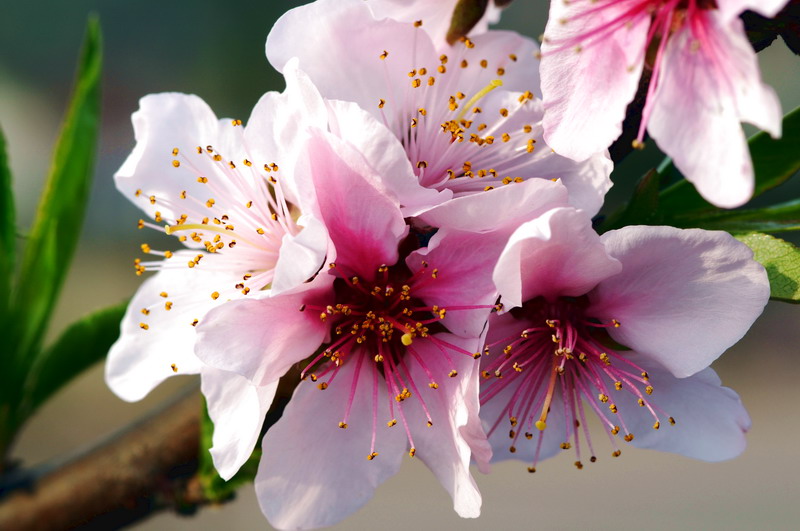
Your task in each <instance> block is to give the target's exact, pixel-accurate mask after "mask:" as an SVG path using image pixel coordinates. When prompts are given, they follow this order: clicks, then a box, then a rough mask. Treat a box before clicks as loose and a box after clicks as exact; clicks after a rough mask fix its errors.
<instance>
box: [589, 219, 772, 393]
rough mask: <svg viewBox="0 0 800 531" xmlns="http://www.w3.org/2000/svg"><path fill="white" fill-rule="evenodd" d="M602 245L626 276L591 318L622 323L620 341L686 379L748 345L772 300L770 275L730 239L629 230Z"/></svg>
mask: <svg viewBox="0 0 800 531" xmlns="http://www.w3.org/2000/svg"><path fill="white" fill-rule="evenodd" d="M601 240H602V242H603V244H604V245H605V246H606V249H607V250H608V253H609V254H610V255H611V256H612V257H614V258H616V259H617V260H619V261H620V262H622V272H621V273H620V274H619V275H616V276H613V277H611V278H608V279H606V280H603V281H602V282H600V284H599V285H598V286H597V288H596V289H595V290H594V291H593V292H591V293H590V294H589V297H590V300H591V301H592V308H591V310H590V312H589V313H590V315H594V316H596V317H597V318H600V319H604V320H607V321H610V320H611V319H617V320H618V321H620V322H621V326H620V327H619V328H609V333H610V334H611V335H612V337H613V338H614V339H615V340H616V341H619V342H620V343H622V344H623V345H625V346H627V347H630V348H633V349H634V350H636V351H638V352H640V353H641V354H643V355H645V356H647V357H649V358H652V359H654V360H656V361H657V362H658V363H659V364H661V365H662V366H664V367H665V368H667V369H668V370H669V371H670V372H671V373H672V374H674V375H675V376H677V377H678V378H685V377H687V376H691V375H692V374H694V373H696V372H698V371H700V370H702V369H704V368H705V367H707V366H708V365H709V364H710V363H711V362H712V361H714V360H715V359H717V357H719V356H720V355H721V354H722V353H723V352H724V351H725V350H726V349H727V348H728V347H730V346H731V345H733V344H734V343H736V342H737V341H738V340H739V339H741V337H742V336H744V334H745V333H746V332H747V330H748V329H749V328H750V325H752V324H753V321H755V319H756V318H757V317H758V316H759V315H760V314H761V312H762V310H763V309H764V306H765V305H766V303H767V301H768V300H769V281H768V280H767V274H766V271H764V268H763V267H762V266H761V265H760V264H758V263H757V262H756V261H754V260H753V253H752V251H750V249H749V248H748V247H747V246H746V245H744V244H742V243H740V242H738V241H736V240H735V239H734V238H733V237H732V236H731V235H729V234H728V233H725V232H719V231H702V230H699V229H688V230H680V229H675V228H673V227H625V228H623V229H620V230H616V231H610V232H607V233H606V234H604V235H603V236H602V237H601Z"/></svg>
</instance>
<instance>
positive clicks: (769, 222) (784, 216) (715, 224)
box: [671, 199, 800, 233]
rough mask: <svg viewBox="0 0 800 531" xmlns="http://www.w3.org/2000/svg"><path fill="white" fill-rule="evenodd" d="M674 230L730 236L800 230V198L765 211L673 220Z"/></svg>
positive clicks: (725, 211)
mask: <svg viewBox="0 0 800 531" xmlns="http://www.w3.org/2000/svg"><path fill="white" fill-rule="evenodd" d="M671 222H672V223H673V224H674V225H675V226H677V227H698V228H701V229H716V230H726V231H728V232H732V233H746V232H785V231H790V230H800V199H796V200H794V201H789V202H786V203H781V204H779V205H774V206H771V207H767V208H758V209H752V210H720V211H719V212H718V213H715V214H708V215H706V216H704V217H698V218H695V217H690V218H689V219H688V220H686V221H685V222H684V220H683V219H682V218H677V217H676V218H673V219H672V220H671Z"/></svg>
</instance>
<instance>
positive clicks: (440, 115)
mask: <svg viewBox="0 0 800 531" xmlns="http://www.w3.org/2000/svg"><path fill="white" fill-rule="evenodd" d="M417 28H419V25H417ZM420 31H423V30H421V29H418V30H417V32H415V33H418V32H420ZM420 38H425V37H424V34H423V35H422V36H418V35H416V34H415V42H414V43H413V47H414V53H413V54H412V64H398V63H396V62H393V55H392V53H391V52H390V51H384V52H383V53H382V54H380V59H382V60H383V61H382V63H383V68H384V69H385V71H386V72H385V77H386V79H387V80H390V79H392V78H393V76H391V75H390V74H391V71H390V69H394V68H402V69H403V71H404V72H406V73H407V74H408V77H409V78H410V82H409V83H408V84H407V85H406V82H405V81H404V82H403V85H405V86H401V87H394V86H388V87H387V94H382V95H381V96H383V97H381V98H379V99H378V108H379V110H380V117H381V118H382V120H383V122H384V124H385V125H386V126H387V127H388V128H389V129H390V130H391V131H392V132H394V133H395V135H396V136H397V137H398V139H399V140H400V141H401V143H402V144H403V146H404V148H405V150H406V153H407V155H408V158H409V161H410V162H411V164H412V167H413V168H414V171H415V172H416V174H417V177H418V178H419V182H420V184H421V185H422V186H425V187H426V188H434V189H437V190H442V189H444V188H449V189H451V190H453V192H455V193H456V194H457V195H458V194H464V193H474V192H479V191H488V190H491V189H493V188H494V187H495V186H497V185H499V184H511V183H515V182H522V180H523V179H522V178H521V177H519V176H518V172H519V173H521V169H522V168H523V167H524V164H526V163H528V162H529V160H530V157H531V154H532V153H533V152H534V144H535V143H536V138H534V135H538V134H540V133H541V131H540V129H539V128H538V127H536V126H535V125H532V124H534V123H535V122H538V121H539V118H540V117H538V118H537V117H536V116H532V115H531V112H530V111H531V110H532V109H531V108H529V107H528V105H527V104H528V102H530V101H532V100H533V99H534V95H533V93H532V92H531V91H530V90H528V91H525V92H520V93H514V94H510V95H509V96H508V97H497V98H494V97H493V98H487V96H488V95H489V93H491V92H492V91H493V90H494V89H495V88H497V87H499V86H501V85H502V84H503V83H502V81H501V79H500V78H502V77H503V76H506V75H507V74H508V71H509V70H513V69H514V67H515V64H514V63H516V62H517V60H518V58H517V56H516V55H515V54H513V53H511V54H507V55H500V56H495V57H492V53H491V52H490V53H488V54H485V55H484V54H482V53H481V49H480V46H479V45H476V44H475V43H474V42H473V41H471V40H470V39H467V38H464V39H462V40H461V43H458V44H456V45H455V46H453V47H452V54H451V55H450V56H448V55H447V54H441V55H440V56H439V57H438V64H426V65H423V66H419V65H418V64H417V56H418V55H422V53H421V52H419V53H417V50H416V46H417V41H418V40H419V39H420ZM431 60H433V61H436V59H433V58H431ZM519 75H525V74H523V73H521V72H520V73H519ZM469 94H472V96H471V97H468V95H469ZM479 103H480V104H481V105H479ZM484 103H485V104H486V105H485V106H484V105H483V104H484ZM526 111H528V112H526Z"/></svg>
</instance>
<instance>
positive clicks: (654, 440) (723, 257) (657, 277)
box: [481, 208, 769, 472]
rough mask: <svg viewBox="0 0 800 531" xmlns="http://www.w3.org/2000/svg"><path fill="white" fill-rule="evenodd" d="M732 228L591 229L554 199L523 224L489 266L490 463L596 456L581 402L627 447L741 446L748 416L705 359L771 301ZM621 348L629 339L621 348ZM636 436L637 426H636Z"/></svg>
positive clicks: (710, 452)
mask: <svg viewBox="0 0 800 531" xmlns="http://www.w3.org/2000/svg"><path fill="white" fill-rule="evenodd" d="M752 256H753V255H752V252H751V251H750V250H749V249H748V248H747V247H746V246H745V245H743V244H741V243H740V242H737V241H736V240H735V239H733V238H732V237H731V236H730V235H729V234H727V233H724V232H710V231H702V230H696V229H693V230H679V229H675V228H672V227H626V228H623V229H621V230H617V231H611V232H608V233H606V234H604V235H603V236H602V237H600V236H597V234H595V233H594V232H593V231H592V229H591V225H590V220H589V219H588V217H587V216H586V215H585V214H584V213H581V212H577V211H575V210H573V209H569V208H558V209H554V210H552V211H550V212H548V213H547V214H545V215H543V216H540V217H539V218H537V219H535V220H533V221H530V222H528V223H526V224H524V225H522V226H521V227H520V228H519V229H518V230H517V231H516V232H515V233H514V234H513V235H512V237H511V239H510V240H509V243H508V245H507V247H506V249H505V251H504V252H503V254H502V256H501V257H500V259H499V261H498V263H497V267H496V268H495V270H494V279H495V282H496V284H497V287H498V289H499V291H500V293H501V295H502V299H501V301H502V302H503V303H504V304H505V306H506V309H507V310H508V311H507V312H506V313H504V314H503V315H493V316H492V319H491V320H490V328H489V337H488V340H487V344H488V349H489V355H488V356H484V358H483V360H482V374H483V377H484V378H485V381H484V382H483V384H482V391H481V404H482V406H481V418H482V419H483V420H484V425H485V426H486V427H487V430H488V433H489V440H490V442H491V443H492V448H493V450H494V456H495V459H507V458H510V457H514V458H519V459H523V460H525V461H527V462H528V463H529V465H530V468H529V470H530V471H531V472H533V471H534V470H535V467H536V464H537V462H538V461H539V460H541V459H545V458H547V457H550V456H552V455H554V454H555V453H557V452H558V451H559V448H561V449H570V448H574V451H575V454H576V462H575V465H576V466H577V467H578V468H582V466H583V463H584V461H583V460H584V459H585V457H586V456H587V454H588V456H589V460H590V461H592V462H593V461H595V460H596V456H597V453H596V449H595V446H594V444H593V441H592V439H591V437H590V435H589V431H588V424H587V411H588V412H594V413H595V415H596V416H597V417H598V418H599V419H600V421H601V424H602V426H603V429H604V431H605V432H606V434H607V435H608V437H609V440H610V442H611V446H612V448H613V453H612V455H614V456H618V455H619V454H620V449H619V445H618V443H617V440H616V438H615V437H614V435H617V434H620V437H622V438H623V439H624V440H625V441H627V442H631V443H632V444H633V445H635V446H640V447H644V448H655V449H659V450H664V451H670V452H677V453H680V454H683V455H687V456H689V457H694V458H697V459H703V460H708V461H718V460H723V459H729V458H732V457H734V456H736V455H738V454H739V453H740V452H741V451H742V450H743V449H744V445H745V438H744V434H745V432H746V431H747V430H748V429H749V426H750V420H749V417H748V415H747V413H746V411H745V410H744V408H743V407H742V405H741V402H740V400H739V397H738V396H737V395H736V393H734V392H733V391H731V390H730V389H727V388H725V387H721V386H720V381H719V379H718V378H717V376H716V374H715V373H714V372H713V370H711V369H709V368H707V367H708V365H709V364H710V363H711V362H712V361H713V360H714V359H716V358H717V357H718V356H719V355H720V354H722V353H723V352H724V351H725V350H726V349H727V348H728V347H729V346H731V345H732V344H733V343H735V342H736V341H738V340H739V339H740V338H741V337H742V336H743V335H744V333H745V332H746V331H747V329H748V328H749V327H750V325H751V324H752V323H753V321H754V320H755V319H756V317H758V315H759V314H760V313H761V311H762V309H763V308H764V305H765V304H766V303H767V300H768V298H769V283H768V280H767V276H766V272H765V271H764V268H763V267H762V266H761V265H759V264H758V263H757V262H755V261H754V260H753V258H752ZM622 345H624V347H623V346H622ZM634 435H635V436H634Z"/></svg>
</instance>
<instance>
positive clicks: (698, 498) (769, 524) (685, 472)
mask: <svg viewBox="0 0 800 531" xmlns="http://www.w3.org/2000/svg"><path fill="white" fill-rule="evenodd" d="M432 1H435V0H432ZM301 3H304V2H294V1H275V0H273V1H269V0H266V1H261V2H249V1H229V2H210V1H197V0H195V1H188V0H173V1H159V2H157V1H154V0H107V1H100V0H95V1H89V0H72V1H69V2H66V1H63V0H61V1H59V0H47V1H41V0H31V1H28V2H11V1H5V2H2V4H0V124H2V127H3V129H4V131H5V134H6V136H7V138H8V147H9V151H10V158H11V166H12V171H13V174H14V178H15V182H14V187H15V192H16V197H17V208H18V222H19V224H20V231H21V233H23V234H24V233H25V232H26V231H27V228H28V226H29V225H30V221H31V219H32V217H33V212H34V209H35V205H36V202H37V198H38V194H39V193H40V191H41V187H42V182H43V176H44V175H45V173H46V170H47V166H48V164H49V158H50V153H51V150H52V146H53V142H54V141H55V138H56V135H57V131H58V126H59V122H60V119H61V116H62V114H63V112H64V108H65V106H66V102H67V101H68V97H69V91H70V85H71V82H72V74H73V68H74V64H75V60H76V57H77V54H78V47H79V45H80V42H81V37H82V34H83V31H84V27H85V24H86V18H87V15H88V14H89V13H90V12H95V13H97V14H99V16H100V21H101V24H102V28H103V33H104V39H105V73H104V103H103V128H102V131H101V144H100V156H99V160H98V163H97V169H96V175H95V182H94V187H93V192H92V199H91V205H90V209H89V211H88V215H87V220H86V224H85V227H84V230H83V235H82V240H81V244H80V246H79V248H78V252H77V255H76V259H75V262H74V263H73V265H72V267H71V270H70V273H69V277H68V279H67V284H66V287H65V290H64V293H63V295H62V298H61V301H60V303H59V306H58V309H57V311H56V316H55V322H54V327H53V330H52V331H51V333H52V334H53V335H54V336H55V333H57V332H58V331H59V330H60V329H62V328H63V327H64V326H65V325H66V324H68V323H69V322H70V321H72V320H74V319H76V318H77V317H79V316H80V315H83V314H85V313H87V312H89V311H91V310H93V309H97V308H101V307H103V306H106V305H108V304H112V303H115V302H119V301H121V300H123V299H124V298H126V297H129V296H130V295H131V294H132V293H133V292H134V290H135V289H136V287H137V285H138V284H139V281H140V278H139V277H136V276H135V275H134V274H133V268H132V260H133V258H135V257H137V256H139V249H138V248H139V244H140V243H141V242H143V241H148V242H151V243H152V242H153V241H154V240H155V239H156V238H155V237H156V235H155V234H153V232H152V231H149V232H139V231H137V229H136V221H137V220H138V219H139V217H140V213H139V211H138V210H137V209H135V208H134V207H133V206H131V205H130V204H129V203H128V201H127V200H126V199H124V198H123V197H122V196H121V195H119V194H118V193H117V192H116V190H115V189H114V185H113V181H112V175H113V173H114V171H115V170H116V169H117V168H118V167H119V166H120V165H121V163H122V161H123V160H124V158H125V157H126V156H127V154H128V153H129V152H130V150H131V149H132V148H133V144H134V143H133V130H132V127H131V125H130V114H131V113H132V112H133V111H135V110H136V108H137V107H138V99H139V98H140V97H142V96H144V95H145V94H148V93H153V92H163V91H178V92H189V93H195V94H198V95H200V96H201V97H202V98H204V99H205V100H206V101H207V102H208V103H209V104H210V105H211V107H212V108H213V109H214V110H215V111H216V112H217V115H218V116H227V117H237V118H242V119H245V118H247V116H248V115H249V112H250V109H251V107H252V106H253V105H254V104H255V102H256V101H257V100H258V98H259V96H260V95H261V94H262V93H264V92H266V91H268V90H281V89H282V87H283V84H282V81H281V80H280V77H279V76H278V75H277V74H276V73H275V72H274V71H273V70H272V69H271V67H270V66H269V65H268V63H267V61H266V59H265V57H264V42H265V39H266V36H267V33H268V31H269V28H270V27H271V25H272V24H273V22H274V21H275V19H276V18H277V17H278V16H280V14H281V13H283V12H285V11H286V10H288V9H290V8H291V7H294V6H296V5H299V4H301ZM546 13H547V3H546V2H544V1H542V0H516V2H515V3H514V4H513V5H512V7H511V8H510V9H509V11H508V12H507V13H506V15H505V17H504V19H503V24H502V25H503V26H504V27H509V28H513V29H516V30H517V31H520V32H522V33H525V34H527V35H529V36H531V37H534V38H535V37H537V36H538V35H540V34H541V33H542V31H543V29H544V24H545V21H546ZM759 58H760V61H761V64H762V73H763V76H764V78H765V80H766V81H767V82H768V83H769V84H771V85H772V86H773V87H775V88H776V90H778V91H779V93H780V96H781V101H782V103H783V107H784V111H785V112H786V111H788V110H790V109H792V108H794V107H796V106H798V105H800V68H798V66H799V65H800V63H798V60H797V58H796V57H794V56H792V55H791V53H790V52H788V50H787V49H786V47H785V46H784V44H783V42H782V41H778V42H776V43H775V44H773V46H771V47H770V48H768V49H767V50H766V51H765V52H764V53H762V54H760V56H759ZM798 149H800V146H798ZM648 157H649V158H648ZM656 157H658V153H657V150H655V149H654V148H653V146H650V147H649V148H648V150H646V152H645V153H643V154H635V155H634V156H632V157H630V159H629V160H627V161H626V162H625V163H624V164H623V165H622V166H620V168H618V171H617V172H616V173H615V175H614V177H615V178H616V179H615V181H619V182H620V183H623V186H625V184H630V183H631V182H632V181H633V180H634V179H635V178H636V177H638V175H639V174H640V173H641V172H642V171H643V170H644V169H646V168H647V167H648V164H653V160H655V158H656ZM620 174H625V175H626V178H624V179H623V177H622V175H620ZM795 180H797V179H795ZM619 188H622V186H620V187H618V189H617V190H613V191H612V194H611V195H610V198H611V200H612V201H618V200H620V199H621V198H623V199H624V195H625V194H624V193H620V192H623V190H620V189H619ZM797 189H798V186H797V183H794V185H793V186H792V187H791V188H789V192H788V193H791V194H794V195H796V192H795V191H796V190H797ZM625 190H630V188H629V187H627V186H626V187H625ZM773 193H776V194H782V195H784V196H785V195H786V194H787V190H785V189H784V190H777V191H775V192H773ZM798 323H800V313H798V309H797V308H794V307H788V306H782V305H778V304H771V305H770V306H769V307H768V309H767V312H766V314H765V315H764V316H763V317H762V318H761V319H760V320H759V322H757V323H756V325H755V327H754V328H753V330H752V331H751V333H750V334H749V335H748V336H747V337H746V338H745V340H743V341H742V342H741V343H740V344H739V345H737V346H736V347H735V348H733V349H732V350H731V351H730V352H728V353H727V354H726V355H725V356H723V358H722V359H721V360H720V361H719V362H717V363H716V364H715V368H716V369H717V370H718V372H719V373H720V375H721V377H722V379H723V382H724V383H725V384H727V385H729V386H731V387H733V388H734V389H736V390H737V391H738V392H739V393H740V394H741V396H742V399H743V400H744V402H745V405H746V406H748V409H749V411H750V414H751V416H752V417H753V430H752V432H751V434H750V436H749V447H748V449H747V451H746V452H745V454H744V455H743V456H742V457H740V458H739V459H736V460H734V461H730V462H727V463H720V464H706V463H701V462H697V461H692V460H689V459H685V458H682V457H678V456H673V455H667V454H658V453H656V452H647V451H639V450H636V449H633V448H629V449H625V450H624V452H623V455H622V457H621V458H620V459H611V458H610V457H608V458H605V457H604V456H606V455H608V454H610V449H608V451H607V452H606V451H604V450H603V451H600V452H599V454H600V459H599V461H598V462H597V463H595V464H593V465H591V466H587V467H585V468H584V470H582V471H580V472H579V471H576V470H575V468H574V467H573V466H572V461H573V460H574V458H573V455H571V454H570V455H564V456H561V457H559V458H556V459H553V460H550V461H547V462H544V463H542V464H541V466H539V467H538V471H537V473H536V474H535V475H530V474H528V473H527V471H526V466H525V464H524V463H518V462H510V463H503V464H501V465H498V466H497V467H496V468H495V471H494V473H493V474H491V475H489V476H479V477H478V478H477V480H478V482H479V484H480V486H481V488H482V491H483V494H484V511H483V516H482V517H481V518H480V519H479V520H476V521H467V520H461V519H459V518H458V517H457V516H456V515H455V513H453V512H452V509H451V508H450V500H449V497H448V496H447V494H446V493H445V491H444V490H443V489H442V488H441V487H440V486H439V484H438V482H437V481H436V480H435V479H434V478H433V476H432V475H431V474H430V473H429V472H428V471H427V470H426V469H425V468H424V466H423V465H422V464H421V463H420V462H418V461H416V460H409V461H408V462H407V463H406V464H405V465H404V467H403V470H402V471H401V473H400V474H399V475H398V476H396V477H395V478H393V479H391V480H390V481H389V482H387V483H386V484H385V485H384V486H383V487H381V488H380V489H378V491H377V494H376V496H375V499H374V500H373V501H372V502H370V503H369V504H368V505H367V507H366V508H365V509H363V510H362V511H361V512H359V513H358V514H357V515H355V516H354V517H352V518H350V519H349V520H346V521H345V522H344V523H343V524H341V525H340V526H339V528H340V529H370V528H374V527H376V526H378V525H380V526H381V527H382V528H383V529H385V530H387V531H388V530H394V529H397V530H400V529H415V528H416V529H430V528H434V527H456V526H458V527H460V528H464V529H484V528H499V529H505V528H511V527H518V526H519V527H522V526H524V527H536V528H540V529H574V528H587V529H640V528H648V529H684V528H690V529H726V530H727V529H796V528H797V526H798V522H800V504H798V500H799V499H800V464H798V458H800V451H798V443H797V440H798V439H800V427H798V421H800V415H799V414H798V413H797V405H796V404H797V403H798V392H797V390H800V386H798V382H800V365H798V363H797V361H796V358H797V356H798V354H800V326H798ZM676 333H680V331H676ZM709 333H713V330H709ZM191 385H194V381H193V380H192V379H191V378H189V377H183V378H175V379H173V380H172V381H170V382H168V383H167V384H165V385H163V386H161V387H160V388H159V389H157V390H156V392H154V393H153V394H152V395H151V396H149V397H148V398H147V399H146V400H144V401H143V402H141V403H137V404H127V403H124V402H122V401H120V400H119V399H117V398H116V397H115V396H114V395H113V394H111V392H110V391H108V390H107V389H106V387H105V385H104V383H103V377H102V367H101V366H97V367H95V368H94V369H92V370H91V371H89V372H87V373H86V374H85V375H83V376H82V377H81V378H79V379H78V380H76V381H75V382H73V384H71V385H70V386H68V387H67V388H66V389H64V390H63V391H61V392H60V393H59V394H57V395H56V396H55V398H54V399H53V400H52V401H51V402H50V403H49V404H48V405H46V406H45V407H44V408H42V409H41V410H40V411H39V413H38V414H37V415H36V416H35V417H34V418H33V420H32V421H31V422H30V423H29V425H28V426H27V428H26V429H25V430H24V431H23V433H22V435H21V437H20V438H19V440H18V442H17V446H16V449H15V452H14V455H15V456H16V457H17V458H19V459H21V460H23V461H24V462H25V463H27V464H35V463H38V462H41V461H44V460H47V459H50V458H52V457H54V456H58V455H62V454H65V453H70V452H73V451H75V450H76V449H78V448H80V447H82V446H84V445H86V444H88V443H90V442H91V441H93V440H95V439H96V438H97V437H99V436H102V435H105V434H109V433H112V432H114V431H115V430H116V429H118V428H119V427H121V426H123V425H125V424H126V423H127V422H130V421H131V420H133V419H135V418H137V417H138V416H140V415H141V414H142V413H144V412H145V411H147V410H149V409H151V408H153V407H155V406H156V405H157V404H158V403H159V402H160V401H162V400H164V399H165V398H167V397H168V396H170V395H173V394H175V393H176V392H179V391H180V390H181V389H182V388H185V387H187V386H191ZM598 442H599V444H600V445H601V448H602V444H603V443H602V441H598ZM566 453H569V452H566ZM476 474H478V473H477V472H476ZM223 526H224V527H227V528H229V529H263V528H267V527H268V525H267V523H266V521H265V520H264V519H263V517H262V516H261V513H260V511H259V509H258V506H257V503H256V501H255V496H254V494H253V492H252V488H247V487H246V488H243V489H242V490H241V491H240V494H239V497H238V499H237V500H236V501H235V502H233V503H230V504H227V505H225V506H223V507H221V508H206V509H202V510H201V511H200V512H199V513H198V515H197V516H196V517H191V518H183V517H178V516H175V515H171V514H163V515H159V516H157V517H155V518H153V519H151V520H148V521H146V522H144V523H142V524H139V526H138V528H140V529H151V530H155V529H182V528H186V529H190V528H191V529H219V528H222V527H223Z"/></svg>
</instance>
